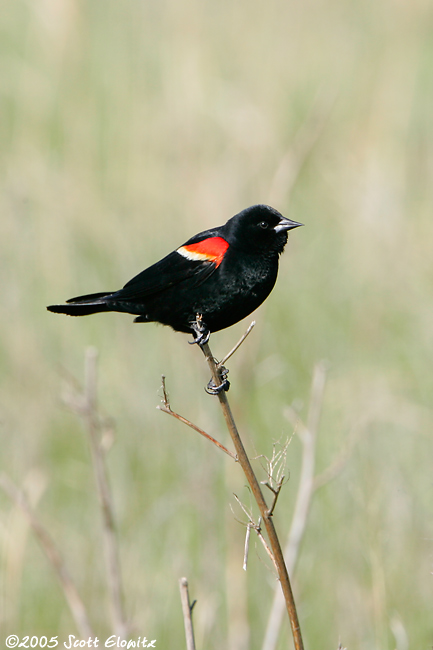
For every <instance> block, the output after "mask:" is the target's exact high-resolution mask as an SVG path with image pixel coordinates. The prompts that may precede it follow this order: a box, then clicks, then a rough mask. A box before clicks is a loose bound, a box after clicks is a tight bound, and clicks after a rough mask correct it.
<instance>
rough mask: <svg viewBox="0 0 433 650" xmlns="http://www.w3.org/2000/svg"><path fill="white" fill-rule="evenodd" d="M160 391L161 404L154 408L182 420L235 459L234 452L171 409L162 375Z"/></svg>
mask: <svg viewBox="0 0 433 650" xmlns="http://www.w3.org/2000/svg"><path fill="white" fill-rule="evenodd" d="M162 391H163V403H164V405H163V406H157V407H156V408H157V409H159V410H160V411H162V412H163V413H168V415H171V416H173V417H174V418H176V420H179V421H180V422H183V423H184V424H186V425H187V426H188V427H190V428H191V429H193V430H194V431H197V433H199V434H200V435H201V436H204V437H205V438H207V439H208V440H209V441H210V442H212V443H213V444H214V445H216V446H217V447H218V448H219V449H221V450H222V451H224V452H225V453H226V454H228V455H229V456H230V458H233V460H235V461H237V457H236V454H234V453H233V452H232V451H229V450H228V449H227V447H224V445H222V444H221V443H220V442H218V440H215V438H213V437H212V436H210V435H209V434H208V433H206V431H203V429H200V427H198V426H197V425H196V424H194V423H193V422H191V421H190V420H187V419H186V418H184V417H183V415H179V413H176V412H175V411H173V410H172V408H171V406H170V402H169V399H168V393H167V389H166V385H165V377H164V375H163V376H162Z"/></svg>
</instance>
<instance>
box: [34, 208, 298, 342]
mask: <svg viewBox="0 0 433 650" xmlns="http://www.w3.org/2000/svg"><path fill="white" fill-rule="evenodd" d="M301 225H302V224H300V223H297V222H296V221H291V220H290V219H286V218H285V217H283V216H282V215H281V214H280V213H279V212H277V210H274V209H273V208H271V207H269V206H267V205H253V206H252V207H250V208H247V209H246V210H243V211H242V212H240V213H239V214H237V215H235V216H234V217H232V219H229V220H228V221H227V223H226V224H225V225H224V226H219V227H218V228H212V229H211V230H205V231H204V232H201V233H199V234H198V235H195V237H192V238H191V239H189V240H188V241H187V242H186V243H185V244H183V246H180V248H178V249H176V250H175V251H173V253H170V254H169V255H167V256H166V257H164V258H163V259H162V260H160V261H159V262H157V263H156V264H153V266H150V267H149V268H147V269H145V270H144V271H142V272H141V273H139V274H138V275H136V276H135V278H133V279H132V280H130V281H129V282H128V283H127V284H125V286H124V287H123V289H120V291H115V292H106V293H93V294H89V295H87V296H79V297H77V298H71V300H68V301H67V304H66V305H51V306H50V307H47V309H48V310H49V311H53V312H56V313H59V314H68V315H70V316H86V315H87V314H95V313H97V312H105V311H118V312H126V313H128V314H136V315H137V318H136V319H135V320H134V322H135V323H148V322H152V321H153V322H159V323H162V324H163V325H170V326H171V327H172V328H173V329H174V330H177V331H180V332H187V333H191V332H192V333H193V334H194V337H195V342H197V343H205V342H206V341H207V338H208V337H209V333H210V332H217V331H218V330H221V329H224V328H225V327H229V326H230V325H233V324H234V323H237V322H238V321H240V320H241V319H242V318H245V316H248V314H250V313H251V312H252V311H254V310H255V309H256V308H257V307H258V306H259V305H260V304H261V303H262V302H263V301H264V300H265V298H267V296H268V295H269V293H270V292H271V291H272V288H273V286H274V284H275V281H276V279H277V273H278V257H279V255H280V254H281V253H282V252H283V249H284V246H285V244H286V242H287V231H288V230H290V229H292V228H297V227H298V226H301ZM197 317H198V318H197Z"/></svg>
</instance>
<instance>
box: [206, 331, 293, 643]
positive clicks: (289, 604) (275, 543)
mask: <svg viewBox="0 0 433 650" xmlns="http://www.w3.org/2000/svg"><path fill="white" fill-rule="evenodd" d="M201 349H202V350H203V353H204V355H205V357H206V360H207V362H208V365H209V368H210V370H211V373H212V378H213V381H214V383H215V385H216V386H219V385H221V383H222V382H221V373H220V370H221V367H218V365H217V363H216V361H215V359H214V357H213V355H212V352H211V350H210V347H209V344H208V343H206V344H204V345H202V346H201ZM218 398H219V401H220V404H221V409H222V412H223V415H224V418H225V421H226V424H227V428H228V430H229V433H230V436H231V438H232V441H233V444H234V446H235V449H236V454H237V457H238V461H239V463H240V465H241V467H242V469H243V471H244V474H245V476H246V479H247V481H248V483H249V485H250V488H251V491H252V493H253V496H254V499H255V501H256V503H257V505H258V507H259V510H260V514H261V516H262V519H263V523H264V525H265V528H266V532H267V534H268V538H269V542H270V546H271V549H272V554H273V556H274V562H275V565H276V567H277V570H278V577H279V580H280V583H281V589H282V591H283V594H284V600H285V603H286V608H287V612H288V615H289V619H290V624H291V627H292V634H293V640H294V645H295V650H303V648H304V645H303V641H302V635H301V630H300V626H299V620H298V615H297V612H296V605H295V600H294V598H293V592H292V587H291V584H290V579H289V574H288V572H287V567H286V564H285V562H284V557H283V552H282V549H281V545H280V541H279V539H278V536H277V533H276V530H275V526H274V522H273V520H272V512H270V509H269V508H268V506H267V504H266V501H265V499H264V497H263V494H262V491H261V489H260V485H259V482H258V480H257V478H256V475H255V474H254V471H253V468H252V467H251V463H250V461H249V458H248V456H247V454H246V451H245V449H244V446H243V444H242V441H241V438H240V436H239V432H238V430H237V427H236V423H235V421H234V418H233V414H232V411H231V409H230V405H229V402H228V399H227V395H226V392H225V391H221V392H220V393H219V394H218Z"/></svg>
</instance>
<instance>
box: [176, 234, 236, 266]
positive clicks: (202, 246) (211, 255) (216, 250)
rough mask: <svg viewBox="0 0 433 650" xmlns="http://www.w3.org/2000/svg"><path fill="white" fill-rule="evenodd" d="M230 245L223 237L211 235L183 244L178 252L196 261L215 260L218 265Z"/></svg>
mask: <svg viewBox="0 0 433 650" xmlns="http://www.w3.org/2000/svg"><path fill="white" fill-rule="evenodd" d="M228 247H229V245H228V242H226V240H225V239H223V238H222V237H209V238H208V239H203V241H199V242H197V243H196V244H189V245H188V246H181V247H180V248H178V249H177V252H178V253H180V255H183V257H186V259H188V260H191V261H194V262H199V261H202V262H214V263H215V264H216V265H217V266H219V265H220V264H221V262H222V261H223V258H224V255H225V252H226V250H227V249H228Z"/></svg>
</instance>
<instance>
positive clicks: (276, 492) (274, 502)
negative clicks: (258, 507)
mask: <svg viewBox="0 0 433 650" xmlns="http://www.w3.org/2000/svg"><path fill="white" fill-rule="evenodd" d="M283 483H284V475H283V476H282V477H281V478H280V480H279V481H278V483H277V487H276V488H273V487H272V485H271V484H270V483H269V481H266V483H264V484H263V485H266V487H267V488H269V489H270V491H271V492H272V493H273V495H274V498H273V500H272V503H271V505H270V507H269V510H268V514H269V516H270V517H272V515H273V514H274V510H275V506H276V505H277V500H278V496H279V494H280V492H281V488H282V487H283Z"/></svg>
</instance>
